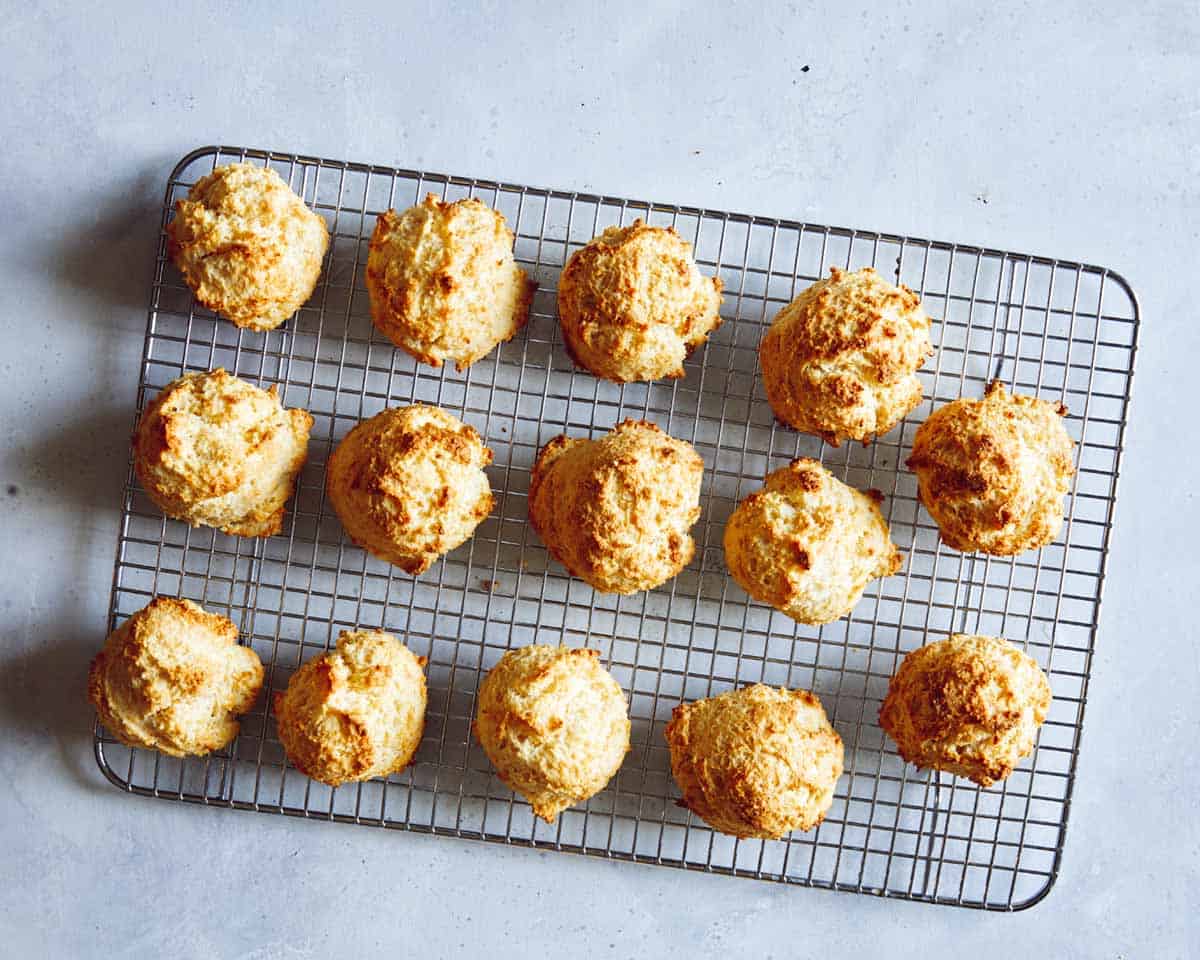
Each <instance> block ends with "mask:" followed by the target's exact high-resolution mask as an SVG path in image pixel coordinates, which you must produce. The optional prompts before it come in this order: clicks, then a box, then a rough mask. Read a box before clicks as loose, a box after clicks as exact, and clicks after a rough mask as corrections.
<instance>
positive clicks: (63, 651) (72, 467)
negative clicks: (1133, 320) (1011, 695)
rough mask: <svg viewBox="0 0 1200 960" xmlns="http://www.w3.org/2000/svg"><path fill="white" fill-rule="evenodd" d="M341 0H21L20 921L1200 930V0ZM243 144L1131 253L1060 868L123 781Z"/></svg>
mask: <svg viewBox="0 0 1200 960" xmlns="http://www.w3.org/2000/svg"><path fill="white" fill-rule="evenodd" d="M339 6H340V5H338V4H333V3H324V4H312V3H308V2H297V3H292V4H273V5H270V6H267V5H265V4H264V5H258V4H248V3H247V4H232V3H218V2H209V3H205V4H198V3H192V2H182V0H181V2H178V3H174V4H143V5H128V6H127V5H122V4H106V5H100V4H96V5H91V4H88V5H82V4H80V5H70V4H23V5H19V6H18V5H16V4H9V5H7V6H6V10H5V14H4V16H3V18H0V38H2V39H0V50H2V52H3V60H4V63H5V70H4V73H5V76H6V77H7V79H6V81H5V83H4V89H3V98H2V101H0V131H2V133H3V138H4V143H3V148H2V149H0V200H2V206H0V209H2V211H3V222H4V227H3V230H2V231H0V245H2V247H0V250H2V252H0V305H2V306H0V318H2V320H0V324H2V325H0V370H2V372H3V376H2V377H0V397H2V400H0V410H2V411H3V414H2V415H3V423H4V431H5V434H6V442H5V443H4V447H3V472H2V475H0V503H2V504H3V511H2V513H0V543H3V545H4V547H5V552H6V556H7V558H8V559H7V560H6V561H5V562H4V564H3V568H2V569H0V585H2V589H0V596H2V598H3V601H2V602H3V612H2V614H0V631H2V641H0V683H2V685H3V687H2V688H3V696H2V698H0V724H2V727H3V729H2V735H0V778H2V783H3V788H2V791H0V797H2V799H0V809H2V810H3V815H2V818H0V850H2V851H3V856H2V857H0V943H2V944H3V947H0V952H2V953H4V954H5V955H7V956H12V957H42V956H45V957H90V956H105V957H124V956H130V957H135V956H172V957H202V956H203V957H243V958H251V957H254V958H266V957H289V958H291V957H295V958H300V957H318V956H325V955H330V956H355V955H372V954H377V953H380V952H382V951H383V950H385V949H386V950H387V951H388V952H389V953H391V954H395V955H409V954H422V955H431V956H450V955H468V956H471V955H480V954H487V955H488V956H492V957H497V958H499V957H505V956H515V955H522V956H537V955H547V956H583V955H599V956H610V955H611V956H638V957H659V956H679V955H687V956H696V957H701V956H710V955H741V954H745V955H753V956H759V957H766V956H777V957H785V956H787V957H794V956H842V955H854V956H870V955H873V954H885V953H886V954H888V955H889V956H915V955H922V956H927V957H943V956H958V955H970V956H972V957H978V958H984V957H990V956H1000V955H1004V956H1009V955H1012V954H1013V953H1014V951H1019V952H1020V953H1022V954H1025V955H1028V956H1047V957H1059V958H1065V957H1112V958H1116V957H1155V958H1167V957H1183V956H1188V955H1191V956H1195V955H1197V954H1198V953H1200V932H1198V930H1200V928H1198V922H1197V919H1196V907H1197V896H1196V889H1197V882H1198V880H1200V871H1198V868H1197V863H1198V861H1200V828H1198V826H1197V823H1198V819H1197V817H1196V814H1195V810H1196V807H1195V803H1196V801H1195V796H1196V792H1197V787H1198V786H1200V778H1198V777H1197V772H1196V765H1195V763H1194V761H1193V759H1192V755H1193V752H1194V749H1193V748H1194V743H1195V736H1196V724H1197V719H1198V711H1197V702H1198V698H1197V694H1196V682H1197V674H1198V665H1200V654H1198V653H1197V649H1198V647H1197V645H1196V642H1195V629H1194V625H1193V623H1192V620H1191V617H1190V616H1189V615H1188V612H1187V611H1186V609H1185V606H1184V605H1185V603H1187V602H1188V601H1189V600H1190V599H1191V597H1192V596H1193V595H1194V593H1195V589H1196V575H1197V572H1198V570H1197V559H1196V551H1195V549H1194V546H1193V545H1194V543H1195V541H1196V537H1197V535H1198V534H1200V528H1198V523H1200V518H1198V517H1197V513H1196V494H1195V492H1194V490H1193V486H1192V484H1191V482H1190V478H1192V477H1194V476H1195V475H1196V473H1197V469H1198V468H1200V457H1198V454H1197V448H1196V445H1195V440H1196V430H1195V426H1194V423H1195V421H1194V420H1193V418H1192V417H1193V415H1192V413H1191V412H1190V408H1191V403H1190V402H1189V401H1188V400H1187V399H1184V398H1188V397H1190V396H1191V390H1192V389H1193V388H1194V385H1195V372H1194V370H1193V369H1192V366H1193V364H1194V363H1195V362H1196V358H1197V350H1198V348H1200V326H1198V325H1197V322H1196V315H1195V306H1194V302H1193V296H1192V294H1191V293H1190V292H1189V291H1190V289H1191V283H1192V282H1193V279H1194V278H1193V276H1192V273H1193V271H1194V270H1195V269H1196V267H1197V266H1200V261H1198V258H1197V230H1198V224H1200V186H1198V184H1200V93H1198V91H1200V53H1198V51H1200V11H1198V9H1197V7H1196V5H1195V4H1194V3H1191V2H1177V3H1145V4H1130V3H1111V2H1090V3H1081V2H1062V3H1055V4H1038V3H1028V4H1008V3H1001V4H978V5H976V4H966V3H933V2H928V3H925V2H919V3H903V2H901V3H894V4H886V5H883V4H880V5H879V6H878V7H866V8H863V7H860V6H859V5H858V4H855V3H841V4H836V5H829V8H828V9H827V10H826V11H825V12H817V11H814V10H812V9H810V8H809V5H808V4H793V5H790V6H788V7H787V8H785V7H783V6H782V5H781V6H778V7H775V8H774V9H768V5H765V4H764V5H761V6H760V5H758V4H748V5H744V6H743V5H738V4H733V3H721V4H712V5H709V9H708V10H707V11H706V12H701V11H699V10H689V9H687V5H684V4H678V5H668V4H663V3H655V2H646V0H641V2H630V3H626V2H621V3H616V2H614V3H608V4H595V5H587V9H586V10H584V9H580V10H578V11H572V9H571V7H572V6H574V5H572V4H553V5H550V4H547V5H544V6H540V5H534V4H529V5H525V6H522V7H520V8H511V7H509V6H507V5H504V4H495V3H489V4H486V5H483V7H482V8H480V9H475V8H472V7H469V6H467V5H461V4H449V5H446V6H445V8H443V6H442V5H440V4H429V5H421V6H412V7H405V5H403V4H397V3H390V4H378V5H376V6H375V7H374V8H373V9H366V8H363V7H358V6H355V7H354V8H353V9H351V8H347V9H345V10H344V11H339V10H338V7H339ZM580 6H581V7H582V6H583V5H580ZM285 11H286V12H285ZM805 68H807V69H805ZM218 141H219V142H226V143H238V144H246V145H251V146H265V147H277V148H281V149H291V150H297V151H301V152H311V153H316V154H320V155H326V156H332V157H344V158H348V159H354V160H368V161H377V162H382V163H397V164H403V165H412V166H423V167H426V168H429V169H435V170H436V169H445V170H449V171H454V172H463V173H474V174H478V175H482V176H494V177H499V178H505V179H510V180H515V181H526V182H532V183H542V184H547V185H554V186H564V187H577V188H595V189H598V190H603V191H608V192H613V193H618V194H623V195H631V196H650V197H656V198H661V199H670V200H678V201H682V202H692V203H698V204H706V205H712V206H715V207H718V208H726V209H734V210H747V211H751V212H762V213H771V214H779V215H784V216H794V217H798V218H807V219H810V220H815V221H817V222H826V223H835V224H847V225H852V226H862V227H867V228H871V227H878V228H885V229H890V230H896V231H901V232H910V233H915V234H917V235H922V236H933V237H939V238H947V239H957V240H962V241H966V242H979V243H986V244H992V245H996V246H1002V247H1009V248H1014V249H1027V250H1030V251H1033V252H1044V253H1049V254H1054V255H1060V256H1064V257H1070V258H1077V259H1082V260H1088V261H1092V262H1097V263H1102V264H1106V265H1110V266H1112V267H1114V268H1115V269H1117V270H1119V271H1121V272H1122V273H1124V274H1125V276H1127V277H1128V278H1129V279H1130V280H1131V282H1132V283H1133V284H1134V286H1135V287H1136V288H1137V289H1138V290H1139V292H1140V294H1141V298H1142V306H1143V313H1144V326H1143V337H1142V349H1141V353H1140V357H1139V369H1138V376H1137V381H1136V390H1135V402H1134V408H1133V410H1134V413H1133V423H1132V427H1131V429H1130V432H1129V445H1128V453H1127V457H1126V466H1125V475H1124V478H1123V480H1122V485H1121V491H1120V499H1121V501H1122V506H1121V508H1120V509H1119V512H1118V519H1117V530H1116V533H1115V537H1114V541H1113V542H1114V552H1113V555H1112V561H1111V568H1110V575H1109V579H1108V584H1107V596H1106V600H1105V610H1104V613H1103V622H1102V626H1101V631H1100V636H1099V640H1098V654H1097V657H1096V660H1095V666H1094V675H1093V685H1092V696H1091V700H1090V704H1089V708H1088V716H1087V722H1086V729H1085V736H1084V742H1083V755H1082V760H1081V764H1080V768H1079V779H1078V783H1077V788H1076V799H1075V803H1074V808H1073V811H1072V820H1071V827H1070V830H1069V833H1068V837H1067V849H1066V856H1065V861H1064V864H1063V870H1062V876H1061V879H1060V881H1059V884H1058V886H1057V888H1056V889H1055V890H1054V892H1053V893H1051V895H1050V896H1049V898H1048V899H1047V900H1046V901H1044V902H1043V903H1042V904H1040V905H1039V906H1037V907H1035V908H1034V909H1033V910H1031V911H1027V912H1025V913H1022V914H1019V915H1013V916H1003V915H985V914H981V913H975V912H969V911H962V910H955V909H947V908H940V907H929V906H924V905H914V904H906V903H897V902H880V901H877V900H873V899H870V898H866V897H856V896H848V895H841V894H826V893H819V892H813V891H807V890H793V889H777V888H775V887H773V886H770V885H767V884H759V883H754V882H747V881H735V880H727V879H722V878H716V877H705V876H698V875H691V874H681V873H678V872H673V871H664V870H661V869H654V868H648V867H638V866H629V865H622V864H606V863H601V862H596V861H590V860H586V859H582V858H576V857H567V856H562V855H554V854H547V853H530V852H527V851H524V850H515V849H514V850H508V849H499V848H494V847H491V846H484V845H479V844H470V843H465V842H457V841H447V840H442V839H436V838H423V837H412V836H403V835H393V834H385V833H382V832H378V831H373V830H362V829H353V828H348V827H340V826H334V825H318V824H308V823H298V822H292V821H288V820H285V819H282V818H274V817H267V816H255V815H249V814H237V813H230V812H219V811H211V810H204V809H194V808H191V807H185V806H181V805H174V804H168V803H162V802H154V801H142V800H136V799H132V798H128V797H124V796H121V795H120V794H118V793H117V792H116V791H114V790H113V789H112V788H111V787H109V786H108V785H107V784H106V783H105V782H104V781H103V780H102V779H101V777H100V775H99V773H98V772H97V771H96V769H95V767H94V765H93V761H92V758H91V754H90V749H89V742H88V731H89V726H90V722H91V720H90V714H89V710H88V708H87V706H86V705H85V702H84V698H83V683H84V675H85V670H86V664H87V661H88V659H89V657H90V656H91V655H92V653H93V652H94V650H95V649H96V647H97V645H98V644H99V642H100V641H101V638H102V635H103V630H104V617H105V610H106V604H107V599H108V591H109V585H110V577H111V563H112V550H113V546H114V543H115V536H116V509H117V505H118V493H119V489H120V485H121V482H122V476H123V471H124V463H125V457H126V440H127V430H128V422H129V405H130V403H131V402H132V399H133V394H134V383H135V378H136V375H137V360H138V357H139V353H140V350H141V345H142V334H143V324H144V300H145V296H146V291H147V288H148V283H149V270H150V264H151V254H152V251H153V249H154V245H155V242H156V240H155V229H156V218H157V212H156V206H157V204H158V203H159V198H160V196H161V184H162V181H163V179H164V176H165V174H166V172H167V171H168V170H169V169H170V167H171V165H172V164H173V163H174V161H175V160H176V159H177V158H178V157H179V156H180V155H181V154H183V153H184V152H186V151H187V150H189V149H191V148H192V147H195V146H197V145H200V144H204V143H209V142H218ZM1181 401H1182V402H1181Z"/></svg>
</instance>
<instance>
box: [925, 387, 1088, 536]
mask: <svg viewBox="0 0 1200 960" xmlns="http://www.w3.org/2000/svg"><path fill="white" fill-rule="evenodd" d="M1066 412H1067V410H1066V407H1063V406H1061V405H1059V404H1056V403H1050V402H1049V401H1047V400H1038V399H1036V398H1035V397H1024V396H1018V395H1016V394H1009V393H1008V391H1007V390H1005V389H1004V385H1003V384H1002V383H1000V381H998V380H997V381H995V382H993V383H992V384H991V385H990V386H989V387H988V389H987V393H986V395H985V396H984V398H983V399H982V400H968V399H965V398H964V399H960V400H955V401H954V402H953V403H948V404H946V406H944V407H942V408H940V409H939V410H936V411H934V413H933V414H932V415H931V416H930V417H929V419H928V420H926V421H925V422H924V423H923V424H921V426H920V427H919V428H918V429H917V434H916V436H915V437H914V438H913V448H912V456H910V457H909V458H908V467H909V469H910V470H912V471H913V472H914V473H916V475H917V494H918V496H919V497H920V499H921V503H923V504H924V505H925V509H926V510H928V511H929V514H930V516H932V517H933V519H934V522H936V523H937V525H938V530H939V531H940V532H941V535H942V540H943V541H944V542H945V543H946V544H947V545H948V546H951V547H953V548H954V549H955V550H962V551H972V550H978V551H980V552H982V553H990V554H994V555H997V556H1010V555H1012V554H1016V553H1020V552H1022V551H1023V550H1033V549H1035V548H1037V547H1042V546H1045V545H1046V544H1048V543H1051V542H1052V541H1053V540H1054V539H1055V537H1057V536H1058V532H1059V530H1060V529H1062V523H1063V511H1064V504H1063V498H1064V496H1065V495H1066V494H1067V492H1068V491H1069V490H1070V488H1071V477H1072V476H1074V474H1075V467H1074V458H1075V443H1074V441H1072V440H1071V437H1070V436H1069V435H1068V433H1067V431H1066V428H1065V427H1064V426H1063V417H1064V416H1066Z"/></svg>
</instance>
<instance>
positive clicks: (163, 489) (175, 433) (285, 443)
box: [133, 369, 312, 537]
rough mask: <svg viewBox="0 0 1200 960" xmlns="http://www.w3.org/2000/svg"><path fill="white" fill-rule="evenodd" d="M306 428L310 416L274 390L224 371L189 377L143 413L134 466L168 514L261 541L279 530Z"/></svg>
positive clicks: (300, 461)
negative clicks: (284, 401)
mask: <svg viewBox="0 0 1200 960" xmlns="http://www.w3.org/2000/svg"><path fill="white" fill-rule="evenodd" d="M311 428H312V417H311V416H310V415H309V413H308V411H306V410H285V409H284V408H283V405H282V404H281V403H280V402H279V393H278V390H277V389H276V388H275V387H271V389H270V390H260V389H259V388H258V387H255V386H253V385H251V384H249V383H246V382H245V381H244V380H239V379H238V378H237V377H233V376H230V375H229V374H228V373H226V372H225V371H224V370H221V369H217V370H213V371H210V372H208V373H189V374H185V375H184V376H182V377H180V378H179V379H178V380H175V381H173V382H172V383H169V384H167V386H166V387H164V388H163V390H162V392H161V393H160V394H159V395H158V396H157V397H156V398H155V400H154V402H153V403H151V404H150V406H149V407H147V408H146V411H145V412H144V413H143V414H142V418H141V420H140V421H139V423H138V426H137V430H136V431H135V432H134V435H133V466H134V469H135V471H136V472H137V476H138V479H139V480H140V481H141V483H142V486H143V487H144V488H145V490H146V493H148V494H149V495H150V499H151V500H153V501H154V502H155V503H156V504H158V505H159V506H160V507H161V508H162V509H163V511H164V512H165V513H167V514H168V515H169V516H172V517H175V518H177V519H179V520H185V521H187V522H188V523H190V524H192V525H193V526H199V525H201V524H203V525H204V526H209V527H216V528H217V529H218V530H221V531H223V532H224V533H228V534H231V535H234V536H242V537H266V536H270V535H272V534H275V533H278V532H279V531H280V529H281V527H282V525H283V512H284V504H286V503H287V500H288V498H289V497H291V495H292V491H293V490H294V489H295V486H296V476H297V474H299V472H300V469H301V467H303V466H304V461H305V459H306V458H307V456H308V433H309V430H310V429H311Z"/></svg>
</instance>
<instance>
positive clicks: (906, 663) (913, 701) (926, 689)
mask: <svg viewBox="0 0 1200 960" xmlns="http://www.w3.org/2000/svg"><path fill="white" fill-rule="evenodd" d="M1049 709H1050V681H1049V680H1047V679H1046V675H1045V674H1044V673H1043V672H1042V668H1041V667H1039V666H1038V664H1037V661H1036V660H1034V659H1033V658H1032V657H1030V656H1028V655H1027V654H1025V653H1024V652H1022V651H1021V650H1020V649H1019V648H1018V647H1016V646H1015V645H1014V644H1011V643H1009V642H1008V641H1007V640H1000V639H998V638H996V637H979V636H967V635H966V634H961V633H956V634H954V635H953V636H951V637H949V638H948V639H946V640H938V641H937V642H936V643H929V644H926V645H925V646H923V647H921V648H920V649H918V650H914V651H912V652H911V653H909V654H908V655H907V656H906V657H905V658H904V660H903V662H902V663H901V664H900V669H899V670H897V671H896V675H895V676H894V677H892V682H891V683H890V684H889V685H888V693H887V699H885V700H884V701H883V707H882V709H881V710H880V711H879V725H880V726H881V727H882V728H883V729H884V730H885V731H886V732H887V734H888V736H890V737H891V738H892V739H893V740H895V741H896V748H897V750H899V752H900V756H902V757H903V758H904V759H905V760H907V761H908V762H909V763H915V764H916V765H917V766H918V767H919V768H922V769H924V768H926V767H932V768H933V769H934V770H945V771H946V772H947V773H953V774H956V775H957V776H960V777H966V778H967V779H969V780H974V781H975V782H976V783H977V784H979V785H980V786H981V787H990V786H991V785H992V784H993V783H995V782H996V781H997V780H1003V779H1004V778H1005V777H1007V776H1008V775H1009V774H1010V773H1012V772H1013V768H1014V767H1016V765H1017V763H1018V762H1020V760H1021V758H1022V757H1027V756H1028V755H1029V754H1030V752H1031V751H1032V750H1033V744H1034V740H1035V739H1036V738H1037V732H1038V728H1039V727H1040V726H1041V725H1042V722H1043V721H1044V720H1045V719H1046V712H1047V711H1048V710H1049Z"/></svg>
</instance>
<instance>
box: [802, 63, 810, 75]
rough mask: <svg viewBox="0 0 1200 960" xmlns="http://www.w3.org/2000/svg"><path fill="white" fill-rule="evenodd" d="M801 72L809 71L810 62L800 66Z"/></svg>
mask: <svg viewBox="0 0 1200 960" xmlns="http://www.w3.org/2000/svg"><path fill="white" fill-rule="evenodd" d="M800 72H801V73H808V64H807V63H806V64H805V65H804V66H802V67H801V68H800Z"/></svg>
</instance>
